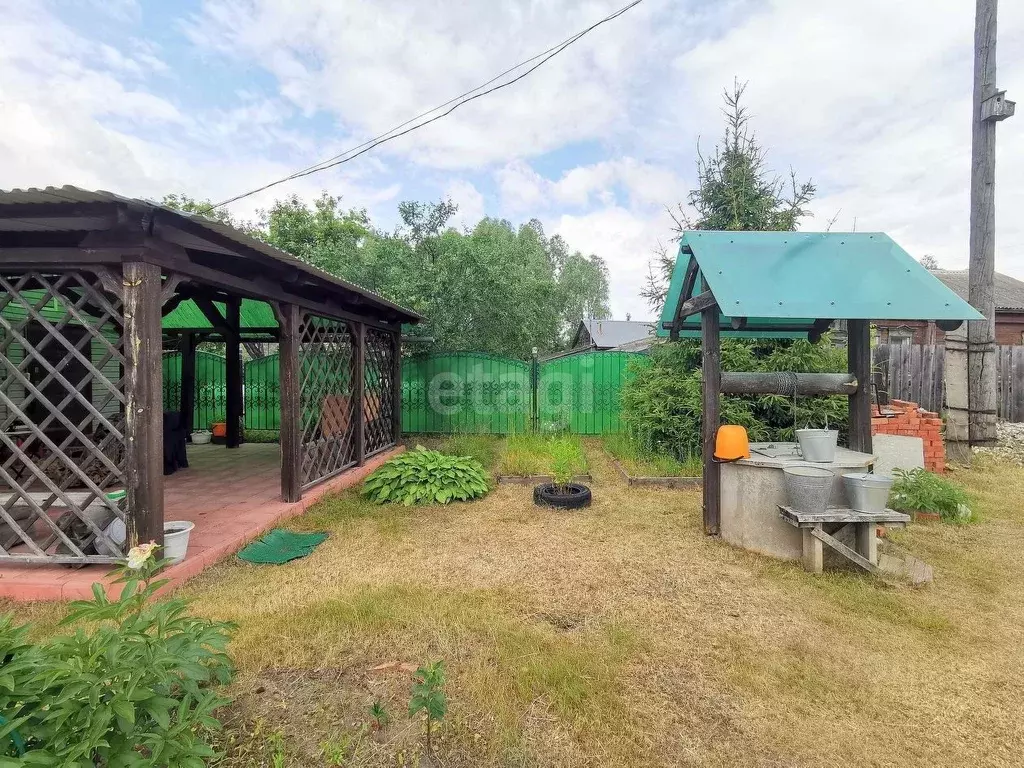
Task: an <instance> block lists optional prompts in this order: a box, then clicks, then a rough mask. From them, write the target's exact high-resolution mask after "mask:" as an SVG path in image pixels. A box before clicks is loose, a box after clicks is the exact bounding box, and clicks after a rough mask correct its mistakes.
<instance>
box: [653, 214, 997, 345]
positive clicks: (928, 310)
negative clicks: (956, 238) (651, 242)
mask: <svg viewBox="0 0 1024 768" xmlns="http://www.w3.org/2000/svg"><path fill="white" fill-rule="evenodd" d="M691 253H692V255H693V257H694V258H695V259H696V261H697V264H698V265H699V267H700V271H699V274H698V278H697V281H696V283H695V284H694V288H693V290H692V291H690V296H695V295H697V294H699V293H701V278H702V277H703V278H704V279H705V280H707V283H708V286H709V288H710V289H711V292H712V293H713V294H714V295H715V298H716V299H717V301H718V306H719V307H720V308H721V310H722V314H721V316H720V320H719V322H720V327H721V329H722V332H723V335H726V336H743V337H757V336H769V337H804V336H806V332H807V331H808V330H810V329H811V326H812V325H813V323H814V321H815V320H816V319H819V318H821V319H829V320H883V319H884V320H980V319H982V315H981V314H980V313H979V312H978V311H977V310H975V309H974V308H973V307H972V306H971V305H970V304H968V303H967V302H966V301H964V300H963V299H961V298H960V297H959V296H957V295H956V294H955V293H953V291H951V290H950V289H949V288H947V287H946V286H945V285H944V284H943V283H942V282H941V281H940V280H939V279H938V278H936V277H935V276H934V275H932V274H931V273H930V272H929V271H928V270H927V269H925V268H924V267H922V266H921V265H920V264H919V263H918V262H917V261H916V260H915V259H914V258H912V257H911V256H910V254H908V253H907V252H906V251H904V250H903V249H902V248H900V246H898V245H897V244H896V243H895V242H893V240H892V239H891V238H890V237H889V236H888V235H886V234H884V233H882V232H855V233H824V232H711V231H694V232H686V233H684V235H683V238H682V240H681V241H680V244H679V256H678V257H677V258H676V265H675V269H674V270H673V272H672V280H671V282H670V285H669V291H668V296H667V298H666V301H665V306H664V308H663V309H662V316H661V322H659V324H658V329H657V334H658V335H659V336H668V335H669V331H668V330H666V329H665V328H664V327H663V324H664V323H671V322H672V320H673V319H674V317H675V313H676V308H677V307H678V305H679V303H680V301H685V299H686V298H689V297H682V296H681V295H680V294H681V293H682V290H683V282H684V277H685V274H686V267H687V264H688V262H689V260H690V254H691ZM734 317H743V318H746V319H747V325H748V326H750V327H753V328H761V327H768V328H771V327H772V326H779V327H780V330H778V331H772V330H765V331H753V330H751V331H735V330H733V329H732V325H731V320H732V318H734ZM699 328H700V316H699V315H692V316H690V317H689V318H687V319H686V321H685V322H684V323H683V325H682V333H681V335H682V336H684V337H686V336H696V335H698V333H697V332H698V331H699ZM782 329H784V330H782Z"/></svg>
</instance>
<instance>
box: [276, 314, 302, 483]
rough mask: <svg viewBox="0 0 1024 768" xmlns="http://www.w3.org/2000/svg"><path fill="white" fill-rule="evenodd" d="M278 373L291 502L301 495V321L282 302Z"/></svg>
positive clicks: (283, 452)
mask: <svg viewBox="0 0 1024 768" xmlns="http://www.w3.org/2000/svg"><path fill="white" fill-rule="evenodd" d="M279 314H280V317H279V318H278V320H279V321H280V324H281V335H280V340H279V344H280V346H279V348H278V352H279V368H278V370H279V372H280V377H281V380H280V382H279V384H280V390H281V496H282V498H283V499H284V500H285V501H287V502H289V503H292V502H296V501H299V500H300V499H301V498H302V410H301V408H302V404H301V393H300V391H299V388H300V386H301V380H300V370H299V323H300V322H301V319H302V315H301V314H300V313H299V308H298V307H297V306H295V305H294V304H281V305H280V313H279Z"/></svg>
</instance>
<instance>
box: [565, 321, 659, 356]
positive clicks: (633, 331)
mask: <svg viewBox="0 0 1024 768" xmlns="http://www.w3.org/2000/svg"><path fill="white" fill-rule="evenodd" d="M653 334H654V323H652V322H646V321H639V320H593V319H591V320H580V324H579V327H578V328H577V329H576V336H575V337H574V338H573V340H572V346H573V347H579V346H592V347H597V348H598V349H611V348H612V347H617V346H619V345H620V344H626V343H628V342H630V341H636V340H637V339H645V338H647V337H648V336H651V335H653Z"/></svg>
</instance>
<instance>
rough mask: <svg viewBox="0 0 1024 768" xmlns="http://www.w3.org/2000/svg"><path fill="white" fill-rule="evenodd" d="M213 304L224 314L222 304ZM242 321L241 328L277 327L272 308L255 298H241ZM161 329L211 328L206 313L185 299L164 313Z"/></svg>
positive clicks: (240, 313)
mask: <svg viewBox="0 0 1024 768" xmlns="http://www.w3.org/2000/svg"><path fill="white" fill-rule="evenodd" d="M214 306H216V307H217V309H218V310H219V311H220V313H221V314H222V315H223V314H224V304H223V303H220V302H214ZM239 316H240V318H241V321H242V330H243V331H244V330H245V329H246V328H277V318H276V317H274V310H273V309H271V308H270V305H269V304H268V303H267V302H265V301H256V300H255V299H242V306H241V309H240V312H239ZM163 329H164V330H165V331H171V330H180V329H192V330H203V329H210V330H212V329H213V326H212V325H210V321H209V320H207V319H206V315H204V314H203V312H202V310H200V309H199V307H197V306H196V305H195V302H194V301H192V300H191V299H186V300H185V301H183V302H181V304H179V305H178V306H177V307H175V308H174V309H173V310H172V311H171V312H168V313H167V314H166V315H164V319H163Z"/></svg>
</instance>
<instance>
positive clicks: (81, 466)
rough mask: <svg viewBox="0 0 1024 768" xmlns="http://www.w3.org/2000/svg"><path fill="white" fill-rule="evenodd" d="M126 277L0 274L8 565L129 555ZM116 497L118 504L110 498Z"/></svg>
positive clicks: (0, 448) (0, 502)
mask: <svg viewBox="0 0 1024 768" xmlns="http://www.w3.org/2000/svg"><path fill="white" fill-rule="evenodd" d="M120 278H121V276H120V275H115V274H114V273H113V272H111V271H108V270H107V269H105V268H101V267H95V268H88V269H81V270H74V271H67V272H62V273H60V274H52V273H45V272H38V271H25V272H22V273H20V274H3V275H0V369H2V374H0V561H15V562H57V563H105V562H113V561H115V560H117V559H119V557H120V556H121V555H122V553H123V547H124V544H123V542H124V537H123V536H120V537H119V536H115V535H113V534H112V531H113V529H115V528H117V527H119V526H118V524H117V523H116V522H115V521H122V522H123V521H124V520H125V516H126V512H125V501H124V500H123V496H124V494H112V492H113V491H120V490H122V489H123V488H124V484H125V466H126V455H125V454H126V452H125V418H124V409H125V402H126V398H125V388H124V366H125V362H126V361H125V356H124V347H123V340H122V337H123V328H124V315H123V294H122V287H121V279H120ZM112 496H113V498H112Z"/></svg>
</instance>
